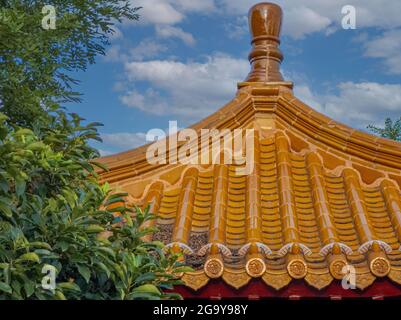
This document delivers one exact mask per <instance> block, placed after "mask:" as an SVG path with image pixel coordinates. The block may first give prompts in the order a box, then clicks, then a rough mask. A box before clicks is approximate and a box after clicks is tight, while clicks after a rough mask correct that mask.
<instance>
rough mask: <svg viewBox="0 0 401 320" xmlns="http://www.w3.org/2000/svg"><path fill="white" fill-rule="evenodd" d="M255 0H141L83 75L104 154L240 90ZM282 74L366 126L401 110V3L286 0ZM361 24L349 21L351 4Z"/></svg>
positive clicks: (302, 92) (204, 111)
mask: <svg viewBox="0 0 401 320" xmlns="http://www.w3.org/2000/svg"><path fill="white" fill-rule="evenodd" d="M258 2H259V1H252V0H133V1H132V3H133V5H134V6H142V7H143V8H142V9H141V10H140V11H139V13H140V15H141V18H140V21H138V22H124V23H122V24H119V25H118V26H117V27H116V33H115V34H114V36H113V37H112V38H111V46H110V47H109V48H108V49H107V54H106V56H105V57H99V58H98V59H97V63H96V64H95V65H93V66H91V67H89V68H88V70H87V71H86V72H85V73H79V74H78V75H77V78H79V79H80V80H81V85H80V88H79V89H80V91H81V92H82V93H83V94H84V96H83V103H81V104H77V105H75V104H70V105H68V106H67V107H68V109H69V110H70V111H74V112H78V113H79V114H80V115H82V116H83V117H85V118H86V119H87V120H88V121H100V122H102V123H103V124H104V127H102V128H101V135H102V138H103V140H104V143H103V144H96V147H98V148H99V149H100V150H101V152H102V154H104V155H107V154H112V153H115V152H119V151H124V150H128V149H131V148H134V147H137V146H139V145H141V144H143V143H144V142H145V134H146V132H147V131H148V130H150V129H153V128H162V129H165V128H167V127H168V121H169V120H177V121H178V125H179V127H185V126H188V125H190V124H192V123H194V122H196V121H198V120H200V119H202V118H203V117H205V116H207V115H209V114H211V113H212V112H214V111H216V110H217V109H219V108H220V107H222V106H223V105H224V104H225V103H227V102H229V101H230V100H231V99H232V98H233V97H234V95H235V92H236V84H237V82H240V81H242V80H244V79H245V77H246V75H247V73H248V72H249V63H248V60H247V55H248V52H249V50H250V44H249V42H250V39H249V31H248V25H247V12H248V9H249V8H250V7H251V6H252V5H253V4H255V3H258ZM276 3H278V4H280V5H281V6H282V8H283V11H284V22H283V31H282V36H281V40H282V44H281V49H282V51H283V53H284V62H283V64H282V71H283V74H284V76H285V78H286V80H291V81H294V83H295V90H294V92H295V94H296V96H297V97H298V98H300V99H301V100H303V101H304V102H306V103H307V104H309V105H310V106H311V107H313V108H315V109H316V110H318V111H319V112H322V113H324V114H326V115H328V116H330V117H332V118H334V119H335V120H338V121H340V122H343V123H346V124H348V125H351V126H353V127H356V128H360V129H364V128H366V125H367V124H369V123H375V124H380V123H382V122H383V121H384V119H385V118H386V117H393V118H398V117H400V116H401V1H399V0H356V1H352V0H351V1H345V0H344V1H343V0H283V1H276ZM347 4H349V5H353V6H354V7H355V8H356V29H355V30H344V29H342V28H341V20H342V18H343V16H344V15H343V14H342V13H341V9H342V7H343V6H344V5H347Z"/></svg>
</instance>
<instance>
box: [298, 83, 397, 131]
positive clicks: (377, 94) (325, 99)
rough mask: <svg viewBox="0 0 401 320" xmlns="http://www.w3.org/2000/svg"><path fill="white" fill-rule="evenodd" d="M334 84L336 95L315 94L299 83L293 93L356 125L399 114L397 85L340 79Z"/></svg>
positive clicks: (316, 106) (331, 114) (359, 125)
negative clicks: (340, 81) (341, 80)
mask: <svg viewBox="0 0 401 320" xmlns="http://www.w3.org/2000/svg"><path fill="white" fill-rule="evenodd" d="M337 87H338V93H337V94H327V95H318V94H316V93H314V92H312V91H311V90H310V88H309V87H308V86H307V85H301V88H300V89H298V90H295V94H296V96H297V97H298V98H299V99H301V100H302V101H304V102H305V103H307V104H309V105H310V106H311V107H313V108H314V109H316V110H317V111H319V112H322V113H323V114H325V115H327V116H329V117H332V118H333V119H335V120H337V121H339V122H343V123H346V124H348V125H350V126H352V127H355V128H360V129H365V128H366V126H367V125H368V124H371V123H374V124H380V123H383V120H384V119H385V118H387V117H392V118H399V117H400V116H401V85H400V84H380V83H376V82H361V83H354V82H343V83H340V84H339V85H338V86H337Z"/></svg>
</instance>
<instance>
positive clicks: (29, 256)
mask: <svg viewBox="0 0 401 320" xmlns="http://www.w3.org/2000/svg"><path fill="white" fill-rule="evenodd" d="M17 261H32V262H36V263H40V258H39V256H38V255H37V254H36V253H35V252H29V253H25V254H23V255H21V256H19V258H18V259H17Z"/></svg>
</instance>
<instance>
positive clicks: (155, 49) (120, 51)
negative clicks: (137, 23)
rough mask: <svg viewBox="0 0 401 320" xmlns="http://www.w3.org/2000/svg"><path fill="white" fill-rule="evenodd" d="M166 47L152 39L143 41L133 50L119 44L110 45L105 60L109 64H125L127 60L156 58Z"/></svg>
mask: <svg viewBox="0 0 401 320" xmlns="http://www.w3.org/2000/svg"><path fill="white" fill-rule="evenodd" d="M166 50H167V46H165V45H163V44H162V43H160V42H156V41H154V40H152V39H144V40H142V41H141V42H140V43H139V44H138V45H137V46H135V47H133V48H126V46H124V45H121V44H114V45H112V46H111V47H110V48H109V49H108V50H107V51H106V56H105V60H106V61H109V62H127V61H129V60H132V59H133V60H136V61H142V60H143V59H145V58H147V59H151V58H154V57H157V56H158V55H159V54H160V53H162V52H165V51H166Z"/></svg>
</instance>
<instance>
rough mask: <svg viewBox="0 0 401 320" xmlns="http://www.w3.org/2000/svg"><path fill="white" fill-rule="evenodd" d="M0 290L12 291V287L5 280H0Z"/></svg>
mask: <svg viewBox="0 0 401 320" xmlns="http://www.w3.org/2000/svg"><path fill="white" fill-rule="evenodd" d="M0 290H1V291H3V292H6V293H9V294H11V293H13V289H12V288H11V287H10V286H9V285H8V284H7V283H5V282H0Z"/></svg>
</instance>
